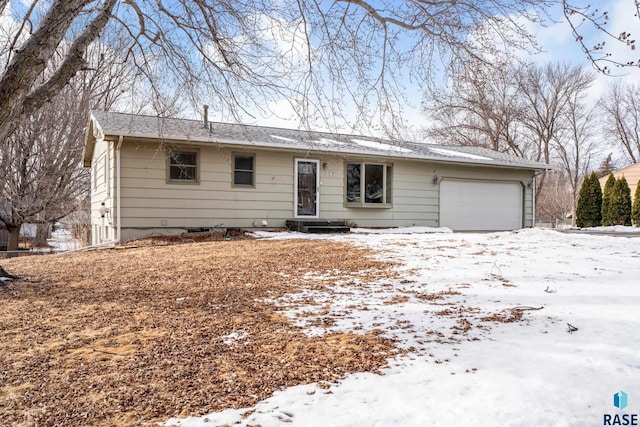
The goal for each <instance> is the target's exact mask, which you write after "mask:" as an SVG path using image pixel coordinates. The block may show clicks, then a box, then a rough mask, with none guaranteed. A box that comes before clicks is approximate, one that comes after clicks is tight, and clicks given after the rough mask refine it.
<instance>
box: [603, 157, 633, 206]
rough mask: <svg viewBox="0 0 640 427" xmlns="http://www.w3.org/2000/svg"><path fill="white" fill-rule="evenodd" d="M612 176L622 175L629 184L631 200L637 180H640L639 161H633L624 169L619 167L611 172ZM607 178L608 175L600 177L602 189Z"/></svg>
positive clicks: (618, 177)
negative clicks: (633, 162)
mask: <svg viewBox="0 0 640 427" xmlns="http://www.w3.org/2000/svg"><path fill="white" fill-rule="evenodd" d="M613 176H614V177H615V178H616V179H620V178H622V177H623V176H624V178H625V179H626V180H627V183H628V184H629V189H630V190H631V200H632V201H633V198H634V196H635V194H636V187H637V186H638V181H640V163H635V164H633V165H631V166H628V167H626V168H624V169H620V170H619V171H617V172H614V173H613ZM607 178H609V175H606V176H603V177H602V178H600V186H601V187H602V188H603V189H604V184H605V183H606V182H607Z"/></svg>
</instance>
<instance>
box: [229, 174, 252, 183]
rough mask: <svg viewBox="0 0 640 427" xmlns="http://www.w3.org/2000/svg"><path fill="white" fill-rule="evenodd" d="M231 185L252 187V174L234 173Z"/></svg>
mask: <svg viewBox="0 0 640 427" xmlns="http://www.w3.org/2000/svg"><path fill="white" fill-rule="evenodd" d="M233 183H234V184H236V185H253V172H246V171H235V172H234V173H233Z"/></svg>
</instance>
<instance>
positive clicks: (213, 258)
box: [0, 240, 394, 426]
mask: <svg viewBox="0 0 640 427" xmlns="http://www.w3.org/2000/svg"><path fill="white" fill-rule="evenodd" d="M369 255H370V253H369V252H367V251H366V250H363V249H356V248H354V247H352V246H349V245H346V244H339V243H333V242H326V241H313V242H310V241H252V240H234V241H218V242H206V243H192V244H183V245H171V246H154V247H137V248H131V249H119V250H114V249H111V250H100V251H91V252H81V253H75V254H66V255H51V256H40V257H28V258H18V259H11V260H4V261H3V262H2V266H3V267H4V268H5V269H6V270H7V271H9V272H11V273H12V274H15V275H18V276H20V277H21V278H22V279H21V280H18V281H15V282H11V283H9V284H8V285H5V286H2V287H0V348H2V352H0V425H3V426H4V425H15V426H36V425H37V426H50V425H64V426H80V425H82V426H86V425H103V426H129V425H152V424H153V423H154V422H156V421H163V420H166V419H167V418H169V417H172V416H187V415H202V414H205V413H208V412H211V411H218V410H222V409H224V408H229V407H235V408H238V407H246V406H252V405H253V404H255V403H256V402H257V401H258V400H261V399H264V398H266V397H268V396H269V395H271V394H272V393H273V392H274V391H276V390H279V389H282V388H284V387H288V386H292V385H296V384H301V383H309V382H320V383H325V382H332V381H335V380H336V379H339V378H341V377H343V376H344V375H346V374H347V373H351V372H357V371H372V372H377V371H378V370H379V369H380V368H381V367H383V366H385V364H386V360H387V358H388V357H389V356H390V355H392V354H393V352H394V349H393V346H392V343H391V342H389V341H388V340H384V339H382V338H380V337H378V336H376V335H373V334H365V335H354V334H341V335H337V334H335V335H329V336H325V337H308V336H306V335H304V334H303V333H302V332H301V331H300V330H299V329H297V328H295V327H293V326H292V325H291V324H290V322H289V321H288V320H287V319H286V318H285V317H284V316H283V315H282V314H280V313H278V311H277V309H276V308H275V307H274V305H273V304H271V303H269V302H266V300H268V299H274V298H277V297H278V296H281V295H284V294H285V293H289V292H297V291H299V290H300V289H301V288H303V287H307V286H309V287H311V286H313V287H318V286H323V283H322V282H318V281H313V282H309V281H308V280H305V279H304V278H303V277H302V276H303V275H304V274H305V273H308V272H311V271H314V272H319V273H321V274H322V273H327V274H330V275H332V276H334V277H335V280H338V279H341V280H344V279H346V278H351V277H356V278H360V279H361V280H369V279H372V278H373V279H380V278H383V277H388V276H389V275H390V274H392V273H388V271H390V265H389V264H388V263H384V262H380V261H375V260H373V259H372V258H370V257H369ZM336 268H337V269H338V270H339V271H338V272H336V271H335V270H336ZM336 276H337V277H336ZM325 280H329V279H325ZM233 333H237V334H239V335H238V336H239V338H237V339H235V340H233V339H231V338H230V337H231V334H233Z"/></svg>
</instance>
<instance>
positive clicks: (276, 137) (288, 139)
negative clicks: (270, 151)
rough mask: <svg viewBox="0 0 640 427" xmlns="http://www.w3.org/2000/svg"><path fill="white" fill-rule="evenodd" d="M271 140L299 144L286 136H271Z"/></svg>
mask: <svg viewBox="0 0 640 427" xmlns="http://www.w3.org/2000/svg"><path fill="white" fill-rule="evenodd" d="M269 136H270V137H271V138H275V139H279V140H280V141H287V142H298V141H296V140H295V139H293V138H287V137H286V136H280V135H269Z"/></svg>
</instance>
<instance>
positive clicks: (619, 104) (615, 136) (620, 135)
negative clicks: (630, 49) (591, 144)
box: [600, 84, 640, 163]
mask: <svg viewBox="0 0 640 427" xmlns="http://www.w3.org/2000/svg"><path fill="white" fill-rule="evenodd" d="M600 107H601V111H602V112H603V115H604V120H602V123H603V125H602V127H603V131H604V135H605V138H606V139H608V140H609V142H611V143H612V144H613V145H614V146H617V147H620V148H621V149H622V152H623V153H624V155H625V156H626V157H627V158H628V159H629V160H630V161H631V162H633V163H637V162H638V161H640V85H637V84H633V85H622V84H614V85H613V86H611V88H610V89H609V92H608V93H607V94H606V95H605V96H604V97H603V98H602V100H601V102H600Z"/></svg>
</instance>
